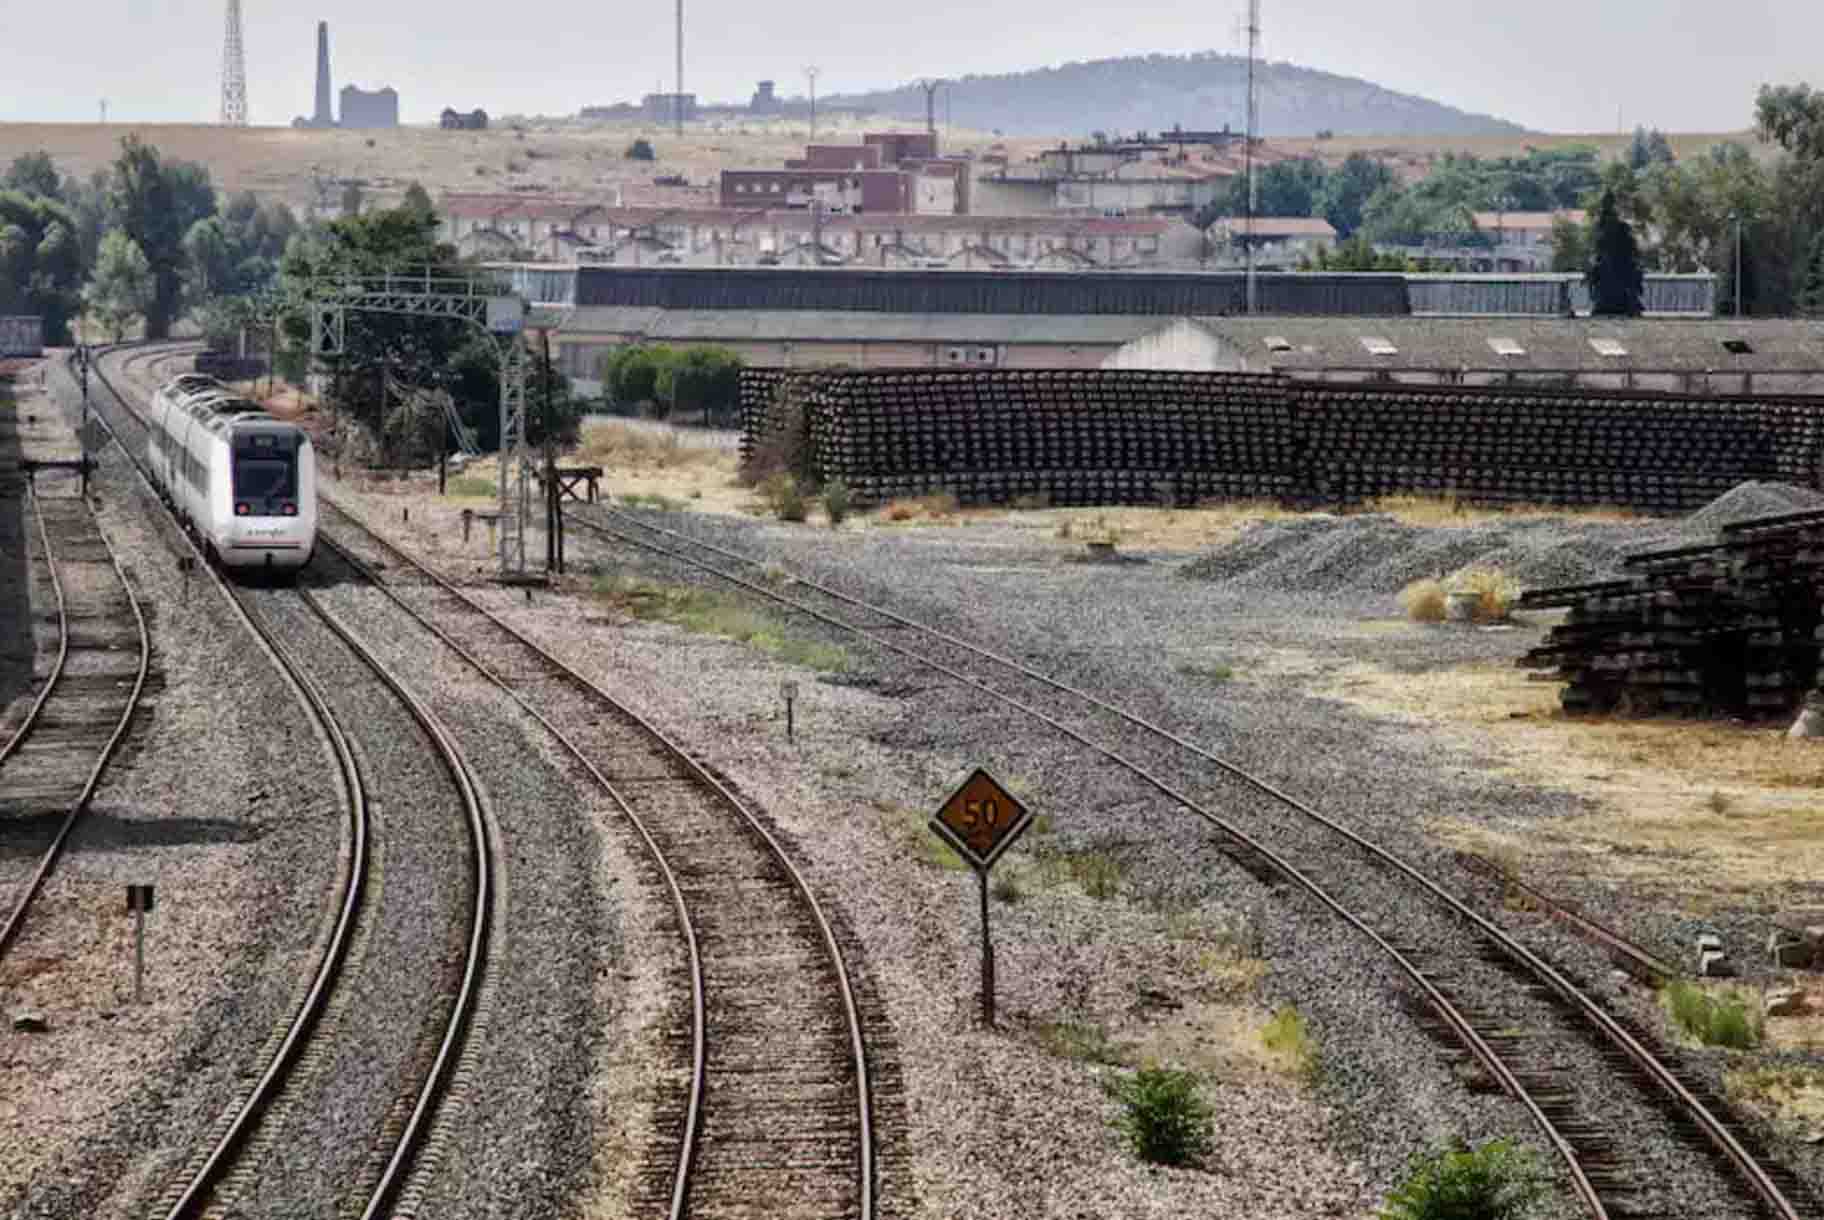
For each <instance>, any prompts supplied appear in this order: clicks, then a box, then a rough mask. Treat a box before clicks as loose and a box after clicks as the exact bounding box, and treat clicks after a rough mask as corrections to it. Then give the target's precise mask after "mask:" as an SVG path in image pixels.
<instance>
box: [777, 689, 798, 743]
mask: <svg viewBox="0 0 1824 1220" xmlns="http://www.w3.org/2000/svg"><path fill="white" fill-rule="evenodd" d="M779 693H780V694H782V695H784V696H785V739H786V740H787V741H790V740H792V734H793V723H792V704H793V703H794V702H795V701H796V700H797V698H798V684H797V683H796V682H793V681H791V680H789V679H788V680H786V681H784V682H781V683H780V684H779Z"/></svg>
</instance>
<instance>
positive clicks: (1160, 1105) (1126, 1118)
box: [1107, 1068, 1211, 1165]
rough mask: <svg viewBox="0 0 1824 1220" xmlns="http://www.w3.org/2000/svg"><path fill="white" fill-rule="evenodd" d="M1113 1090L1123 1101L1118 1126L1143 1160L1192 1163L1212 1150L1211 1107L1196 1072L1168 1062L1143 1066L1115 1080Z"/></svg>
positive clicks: (1164, 1162)
mask: <svg viewBox="0 0 1824 1220" xmlns="http://www.w3.org/2000/svg"><path fill="white" fill-rule="evenodd" d="M1107 1088H1108V1093H1109V1095H1110V1096H1111V1097H1113V1098H1114V1099H1115V1100H1116V1101H1118V1102H1120V1103H1121V1115H1120V1117H1119V1118H1117V1119H1115V1120H1114V1126H1115V1128H1116V1129H1117V1130H1119V1131H1120V1132H1121V1133H1122V1134H1123V1135H1125V1136H1126V1137H1127V1142H1128V1146H1129V1147H1131V1148H1132V1149H1133V1150H1134V1154H1135V1155H1136V1156H1138V1157H1140V1159H1141V1160H1144V1161H1151V1162H1152V1163H1153V1164H1155V1165H1189V1164H1193V1163H1195V1162H1197V1161H1200V1160H1202V1159H1203V1158H1204V1157H1205V1156H1207V1155H1208V1154H1209V1151H1210V1142H1211V1123H1210V1118H1211V1111H1210V1106H1209V1103H1208V1102H1206V1101H1204V1100H1203V1098H1202V1097H1200V1096H1199V1095H1198V1093H1197V1078H1196V1077H1195V1076H1193V1075H1191V1074H1190V1073H1189V1072H1175V1071H1172V1070H1170V1069H1168V1068H1142V1069H1141V1070H1140V1071H1138V1072H1135V1073H1134V1074H1133V1075H1132V1076H1128V1077H1124V1078H1120V1079H1117V1080H1115V1081H1114V1082H1113V1083H1111V1084H1110V1085H1108V1086H1107Z"/></svg>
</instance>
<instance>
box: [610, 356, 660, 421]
mask: <svg viewBox="0 0 1824 1220" xmlns="http://www.w3.org/2000/svg"><path fill="white" fill-rule="evenodd" d="M673 358H674V357H673V354H672V350H671V349H670V348H668V347H663V346H658V347H648V346H645V345H644V344H636V345H630V346H627V347H620V348H616V349H615V350H614V351H613V352H612V353H610V354H609V356H608V358H607V359H606V360H605V361H604V362H603V368H602V382H603V384H604V387H605V388H606V389H607V391H608V397H609V398H610V399H611V400H613V402H614V403H615V405H616V406H618V407H620V408H622V409H623V410H625V411H627V412H628V413H629V414H632V413H633V412H634V411H636V410H637V409H638V408H639V407H640V405H641V404H642V403H648V402H656V401H658V400H659V376H660V374H661V373H662V372H664V371H665V369H666V368H667V367H669V366H670V364H671V362H672V360H673ZM667 388H668V389H669V386H668V387H667Z"/></svg>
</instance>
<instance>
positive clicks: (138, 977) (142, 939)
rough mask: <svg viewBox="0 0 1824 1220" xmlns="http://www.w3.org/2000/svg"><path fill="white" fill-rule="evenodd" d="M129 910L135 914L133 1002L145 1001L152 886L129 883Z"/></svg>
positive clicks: (140, 1002)
mask: <svg viewBox="0 0 1824 1220" xmlns="http://www.w3.org/2000/svg"><path fill="white" fill-rule="evenodd" d="M127 910H128V911H130V912H132V914H133V1002H134V1003H135V1004H142V1003H144V1002H145V993H146V915H147V913H148V912H150V911H151V910H152V887H151V886H149V885H129V886H128V887H127Z"/></svg>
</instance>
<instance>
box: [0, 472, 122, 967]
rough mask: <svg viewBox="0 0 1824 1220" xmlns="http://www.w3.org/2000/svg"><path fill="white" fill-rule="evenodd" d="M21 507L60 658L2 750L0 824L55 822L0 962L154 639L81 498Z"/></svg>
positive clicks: (117, 741) (106, 754) (65, 838)
mask: <svg viewBox="0 0 1824 1220" xmlns="http://www.w3.org/2000/svg"><path fill="white" fill-rule="evenodd" d="M25 500H26V503H27V504H28V505H29V506H30V508H31V510H32V516H33V517H34V518H35V520H36V522H37V526H38V530H37V533H38V540H39V546H40V547H41V550H42V556H43V560H44V565H45V569H46V572H47V574H48V576H49V580H50V585H51V589H52V592H53V597H54V599H55V603H56V619H57V659H56V661H55V662H54V663H53V665H52V668H51V672H50V674H49V675H48V676H47V677H46V679H45V683H44V686H43V688H42V689H41V690H40V691H39V692H38V697H37V699H36V701H34V703H33V704H32V706H31V709H30V710H29V711H28V712H27V713H26V716H25V719H24V720H23V721H22V722H21V723H20V725H19V727H18V729H17V730H16V731H15V732H14V733H13V735H12V736H11V737H10V738H8V739H7V741H6V742H5V744H4V745H0V817H5V818H7V819H8V821H9V822H14V823H20V822H37V821H39V820H46V819H48V820H52V821H55V822H56V830H55V831H54V832H53V833H52V835H51V838H50V841H49V843H48V844H47V845H46V847H45V848H44V851H43V852H42V854H41V855H40V856H39V859H38V864H37V867H36V868H34V869H33V870H32V873H31V876H30V877H29V878H27V879H26V880H25V881H24V882H23V883H22V884H21V885H20V886H19V887H18V888H17V890H16V892H15V893H13V894H12V895H10V896H9V901H8V903H7V915H6V922H5V923H4V924H0V958H3V957H4V956H5V955H6V952H7V950H8V948H10V947H11V946H12V944H13V942H14V940H16V939H17V938H18V936H19V932H20V929H21V928H23V927H24V926H25V918H26V913H27V912H28V911H29V910H30V909H31V905H32V902H33V900H34V899H36V898H37V896H38V894H39V892H40V891H41V890H42V889H43V888H44V883H45V879H46V878H48V877H49V876H50V875H51V871H52V870H53V869H55V868H56V866H57V860H58V858H59V857H60V856H61V855H62V854H63V851H64V847H65V845H66V844H67V843H68V842H69V839H70V833H71V832H72V831H73V830H74V829H75V828H76V824H77V822H78V821H80V820H81V818H82V815H83V814H84V813H85V812H87V810H88V808H89V803H90V801H92V800H93V799H94V796H95V789H96V787H97V786H98V785H99V784H100V783H101V777H102V774H103V773H104V772H105V771H106V770H107V768H108V763H109V762H110V761H111V760H112V759H113V758H114V757H115V755H116V753H117V752H118V751H119V749H120V746H121V743H122V742H123V741H124V740H125V739H126V736H127V732H128V730H129V729H130V728H131V726H132V724H133V717H134V713H135V712H137V711H138V710H139V706H140V700H141V698H142V696H143V695H144V694H145V692H146V689H147V686H148V678H149V674H150V667H151V659H152V641H151V637H150V635H149V634H148V633H147V630H146V617H145V614H144V612H143V611H142V610H141V608H140V605H139V599H138V598H137V597H136V596H134V593H133V586H132V584H131V583H129V582H128V580H127V575H126V573H125V572H124V571H123V570H122V569H121V566H120V562H119V560H118V559H117V558H116V557H115V555H114V552H113V550H112V549H111V548H110V547H109V546H108V541H107V538H106V537H105V536H104V535H103V534H102V532H101V526H100V524H99V523H98V522H97V521H96V519H95V513H94V509H93V507H92V506H91V505H90V504H89V502H88V501H87V500H85V499H83V498H82V497H80V496H59V497H46V496H44V495H41V494H39V493H38V491H37V490H36V489H35V488H28V489H27V491H26V496H25Z"/></svg>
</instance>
